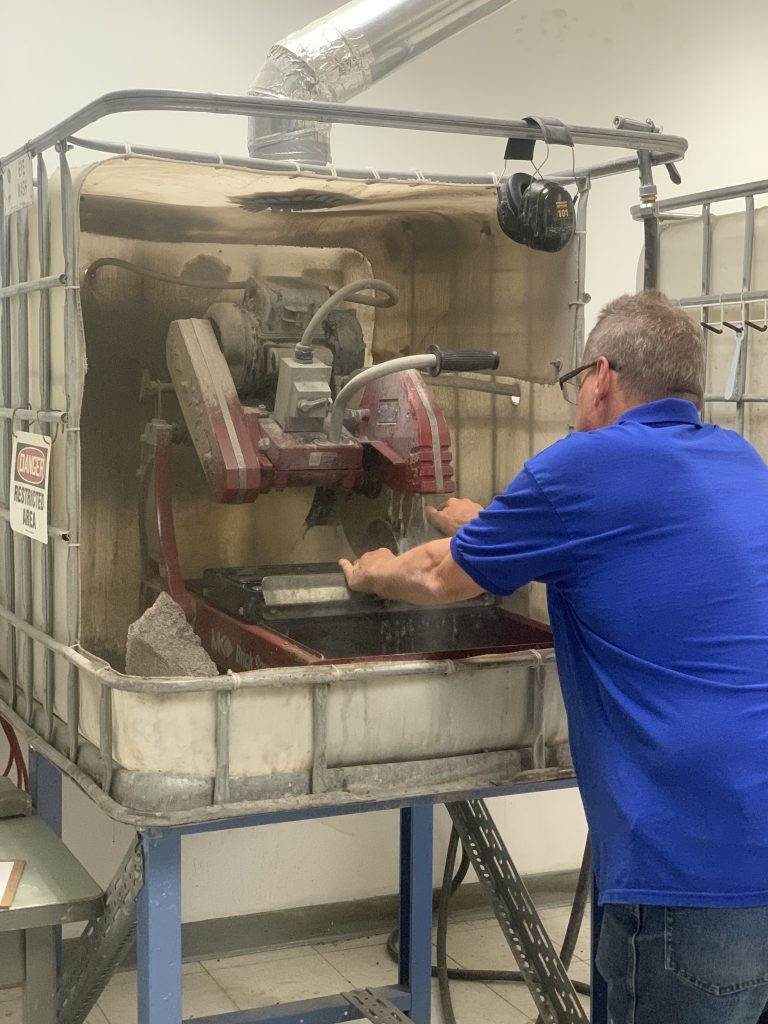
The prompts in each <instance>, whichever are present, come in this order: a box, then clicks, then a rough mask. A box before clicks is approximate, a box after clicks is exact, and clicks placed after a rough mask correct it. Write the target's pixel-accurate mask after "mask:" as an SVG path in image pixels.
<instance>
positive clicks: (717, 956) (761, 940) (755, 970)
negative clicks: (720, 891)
mask: <svg viewBox="0 0 768 1024" xmlns="http://www.w3.org/2000/svg"><path fill="white" fill-rule="evenodd" d="M595 966H596V967H597V969H598V971H599V972H600V974H601V975H602V977H603V979H604V980H605V983H606V986H607V989H608V1024H757V1022H758V1020H759V1019H760V1015H761V1013H762V1012H763V1010H764V1009H765V1008H766V1004H767V1003H768V907H744V908H741V907H739V908H733V909H730V908H729V909H719V908H710V907H701V908H699V907H651V906H638V905H634V904H627V905H626V906H625V905H619V904H610V905H606V906H605V907H603V921H602V926H601V929H600V938H599V941H598V947H597V956H596V958H595ZM765 1019H766V1020H768V1017H766V1018H765Z"/></svg>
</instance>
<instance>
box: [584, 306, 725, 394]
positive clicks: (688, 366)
mask: <svg viewBox="0 0 768 1024" xmlns="http://www.w3.org/2000/svg"><path fill="white" fill-rule="evenodd" d="M704 351H705V350H704V334H703V332H702V330H701V328H700V327H699V325H698V324H697V323H695V322H694V321H693V320H691V318H690V317H689V316H688V315H687V313H685V312H684V310H683V309H682V308H681V307H680V306H678V305H677V304H676V303H673V302H671V301H670V300H669V299H668V298H667V297H666V296H665V295H662V294H661V292H657V291H651V290H648V291H644V292H638V293H637V294H636V295H622V296H621V297H620V298H618V299H614V300H613V302H609V303H608V305H607V306H605V308H604V309H603V310H602V311H601V313H600V316H599V317H598V319H597V323H596V324H595V326H594V327H593V328H592V330H591V331H590V334H589V337H588V338H587V344H586V346H585V348H584V358H583V360H582V361H583V362H584V363H591V362H593V361H594V360H596V359H597V358H598V357H599V356H605V357H606V358H607V359H608V362H609V363H610V364H611V365H612V366H613V367H615V368H616V369H617V370H618V371H619V382H620V383H621V387H622V390H623V391H624V394H625V395H626V396H627V397H628V398H630V399H631V400H633V401H639V402H654V401H657V400H658V399H660V398H670V397H673V398H674V397H678V398H680V397H687V398H693V399H694V401H695V403H696V404H697V405H701V403H702V401H703V399H704V362H705V354H704Z"/></svg>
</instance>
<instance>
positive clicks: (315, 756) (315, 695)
mask: <svg viewBox="0 0 768 1024" xmlns="http://www.w3.org/2000/svg"><path fill="white" fill-rule="evenodd" d="M330 690H331V686H330V683H325V684H324V685H323V686H316V687H315V688H314V689H313V691H312V792H313V793H323V792H325V790H327V789H328V779H327V772H328V749H327V747H328V697H329V695H330Z"/></svg>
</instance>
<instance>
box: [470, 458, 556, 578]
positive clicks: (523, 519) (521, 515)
mask: <svg viewBox="0 0 768 1024" xmlns="http://www.w3.org/2000/svg"><path fill="white" fill-rule="evenodd" d="M451 555H452V556H453V560H454V561H455V562H456V564H457V565H458V566H459V567H460V568H461V569H463V570H464V572H465V573H467V575H468V576H470V577H471V578H472V579H473V580H474V581H475V583H477V585H478V586H480V587H482V588H483V590H487V591H489V592H490V593H491V594H498V595H504V594H511V593H512V592H513V591H514V590H517V589H518V587H522V586H523V585H524V584H526V583H530V582H531V581H532V580H537V581H539V582H541V583H564V582H566V581H567V580H568V579H569V578H571V577H572V576H573V574H574V573H575V571H576V558H575V553H574V545H573V542H572V540H571V538H570V537H569V536H568V533H567V531H566V529H565V526H564V524H563V522H562V520H561V518H560V516H559V515H558V513H557V511H556V510H555V508H554V507H553V506H552V503H551V502H550V500H549V498H548V497H547V496H546V495H545V493H544V492H543V491H542V489H541V487H540V486H539V484H538V483H537V482H536V479H535V477H534V475H533V473H532V472H531V471H530V470H529V469H528V467H527V466H526V467H525V468H523V469H522V470H521V471H520V473H518V475H517V476H516V477H515V479H514V480H513V481H512V482H511V483H510V485H509V487H508V488H507V490H506V491H505V492H504V493H503V494H500V495H499V496H498V497H497V498H494V500H493V501H492V502H491V504H490V505H489V506H488V507H487V508H486V509H483V511H482V512H481V513H480V515H479V516H478V517H477V518H476V519H473V520H472V522H470V523H467V525H466V526H463V527H462V528H461V529H460V530H459V531H458V532H457V533H456V534H455V536H454V537H453V538H452V540H451Z"/></svg>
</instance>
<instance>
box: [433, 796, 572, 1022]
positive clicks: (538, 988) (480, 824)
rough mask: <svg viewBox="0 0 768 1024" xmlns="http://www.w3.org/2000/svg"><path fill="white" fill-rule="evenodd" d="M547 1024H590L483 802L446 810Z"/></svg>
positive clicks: (463, 803) (452, 805)
mask: <svg viewBox="0 0 768 1024" xmlns="http://www.w3.org/2000/svg"><path fill="white" fill-rule="evenodd" d="M446 807H447V809H448V813H449V814H450V816H451V818H452V820H453V824H454V826H455V828H456V831H457V832H458V833H459V836H460V837H461V842H462V844H463V846H464V849H465V850H466V851H467V854H468V855H469V858H470V860H471V861H472V866H473V867H474V869H475V871H476V872H477V876H478V878H479V879H480V882H481V884H482V886H483V888H484V889H485V891H486V893H487V894H488V896H489V897H490V900H491V904H492V906H493V911H494V913H495V914H496V918H497V920H498V922H499V924H500V926H501V930H502V932H503V933H504V937H505V938H506V940H507V942H508V943H509V948H510V949H511V950H512V954H513V956H514V958H515V960H516V961H517V964H518V967H519V968H520V973H521V974H522V975H523V977H524V978H525V981H526V984H527V985H528V988H529V990H530V992H531V995H532V996H533V998H534V1000H535V1002H536V1006H537V1007H538V1010H539V1013H540V1015H541V1016H540V1019H541V1021H543V1022H544V1024H589V1020H588V1018H587V1015H586V1013H585V1011H584V1008H583V1007H582V1005H581V1003H580V1002H579V998H578V996H577V995H576V991H575V989H574V987H573V985H572V984H571V980H570V978H569V977H568V975H567V974H566V971H565V968H564V967H563V965H562V963H561V961H560V957H559V956H558V955H557V951H556V950H555V947H554V946H553V945H552V942H551V941H550V938H549V936H548V935H547V933H546V931H545V930H544V926H543V925H542V923H541V919H540V918H539V915H538V912H537V910H536V907H535V906H534V905H533V901H532V900H531V897H530V896H529V895H528V890H527V889H526V888H525V885H524V884H523V880H522V878H521V877H520V875H519V874H518V872H517V869H516V868H515V865H514V864H513V862H512V858H511V857H510V855H509V851H508V850H507V848H506V846H505V845H504V841H503V839H502V838H501V836H500V835H499V832H498V830H497V828H496V825H495V824H494V821H493V818H492V817H491V815H490V813H489V812H488V808H487V807H486V805H485V802H484V801H482V800H466V801H461V802H460V803H450V804H446Z"/></svg>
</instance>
